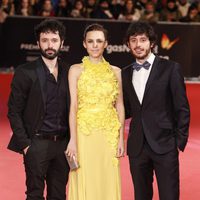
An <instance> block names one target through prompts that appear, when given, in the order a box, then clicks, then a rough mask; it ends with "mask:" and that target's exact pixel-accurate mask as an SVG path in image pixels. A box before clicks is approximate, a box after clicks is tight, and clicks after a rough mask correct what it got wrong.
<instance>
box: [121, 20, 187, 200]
mask: <svg viewBox="0 0 200 200" xmlns="http://www.w3.org/2000/svg"><path fill="white" fill-rule="evenodd" d="M155 41H156V35H155V32H154V30H153V28H152V26H150V25H149V24H147V23H145V22H136V23H133V24H131V25H130V27H129V29H128V31H127V34H126V43H127V45H128V47H129V48H130V51H131V53H132V55H133V56H134V58H135V59H136V62H134V63H133V64H131V65H129V66H127V67H125V68H124V69H123V71H122V81H123V92H124V102H125V109H126V117H127V118H129V117H132V120H131V123H130V130H129V136H128V141H127V154H128V156H129V163H130V170H131V175H132V179H133V183H134V190H135V199H136V200H151V199H152V197H153V188H152V183H153V173H155V175H156V178H157V182H158V189H159V197H160V200H178V199H179V160H178V156H179V150H181V151H183V150H184V148H185V146H186V143H187V139H188V129H189V121H190V111H189V105H188V100H187V97H186V90H185V84H184V78H183V76H182V74H181V67H180V65H179V64H178V63H176V62H173V61H170V60H165V59H162V58H159V57H158V56H155V55H154V54H153V53H152V52H153V51H152V50H153V48H154V46H155Z"/></svg>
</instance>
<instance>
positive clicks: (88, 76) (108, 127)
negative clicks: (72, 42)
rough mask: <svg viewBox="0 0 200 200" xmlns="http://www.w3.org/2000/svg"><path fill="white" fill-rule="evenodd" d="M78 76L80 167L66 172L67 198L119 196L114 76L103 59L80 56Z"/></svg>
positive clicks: (97, 199) (109, 198)
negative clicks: (96, 59)
mask: <svg viewBox="0 0 200 200" xmlns="http://www.w3.org/2000/svg"><path fill="white" fill-rule="evenodd" d="M82 62H83V68H84V70H83V72H82V74H81V75H80V77H79V80H78V112H77V145H78V161H79V164H80V168H79V169H78V170H76V171H71V172H70V174H69V192H68V194H69V196H68V200H121V179H120V167H119V159H118V158H116V153H117V146H118V140H119V129H120V126H121V124H120V122H119V119H118V115H117V111H116V109H115V107H114V104H115V101H116V99H117V96H118V94H119V85H118V81H117V78H116V76H115V74H114V72H113V70H112V69H111V66H110V64H109V63H108V62H106V61H105V60H104V59H103V61H102V62H100V63H97V64H94V63H91V62H90V60H89V57H84V58H83V59H82Z"/></svg>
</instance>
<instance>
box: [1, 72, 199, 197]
mask: <svg viewBox="0 0 200 200" xmlns="http://www.w3.org/2000/svg"><path fill="white" fill-rule="evenodd" d="M11 78H12V75H9V74H0V200H24V199H25V194H24V192H25V174H24V168H23V161H22V157H21V155H19V154H16V153H14V152H11V151H8V150H7V149H6V146H7V144H8V141H9V138H10V135H11V130H10V127H9V124H8V121H7V118H6V113H7V107H6V104H7V98H8V94H9V86H10V81H11ZM187 92H188V97H189V102H190V107H191V114H192V116H191V128H190V137H189V142H188V145H187V148H186V150H185V152H184V153H180V181H181V188H180V190H181V197H180V200H199V199H200V189H199V188H200V187H199V184H200V121H199V117H200V106H199V103H200V84H187ZM121 175H122V200H134V197H133V193H134V191H133V185H132V181H131V177H130V174H129V165H128V160H127V157H125V158H123V159H122V160H121ZM154 182H155V184H154V198H153V199H154V200H158V199H159V198H158V192H157V186H156V181H154ZM80 200H81V199H80ZM102 200H103V199H102Z"/></svg>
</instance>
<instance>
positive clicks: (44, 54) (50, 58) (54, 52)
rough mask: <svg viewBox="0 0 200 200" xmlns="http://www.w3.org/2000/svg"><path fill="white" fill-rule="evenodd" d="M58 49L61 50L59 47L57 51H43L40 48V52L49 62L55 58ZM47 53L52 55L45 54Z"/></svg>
mask: <svg viewBox="0 0 200 200" xmlns="http://www.w3.org/2000/svg"><path fill="white" fill-rule="evenodd" d="M60 49H61V46H60V47H59V49H58V50H55V49H52V48H48V49H45V50H43V49H41V48H40V52H41V54H42V56H43V57H45V58H47V59H49V60H53V59H54V58H56V57H57V56H58V55H59V53H60ZM48 51H52V52H53V53H51V54H49V53H47V52H48Z"/></svg>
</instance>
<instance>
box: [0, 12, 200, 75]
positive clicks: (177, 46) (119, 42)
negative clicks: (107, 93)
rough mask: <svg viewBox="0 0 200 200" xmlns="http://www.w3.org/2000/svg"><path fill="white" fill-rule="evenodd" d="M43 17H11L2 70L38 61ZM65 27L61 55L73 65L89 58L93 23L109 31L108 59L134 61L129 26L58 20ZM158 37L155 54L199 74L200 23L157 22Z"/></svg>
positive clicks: (4, 31)
mask: <svg viewBox="0 0 200 200" xmlns="http://www.w3.org/2000/svg"><path fill="white" fill-rule="evenodd" d="M43 19H44V18H41V17H25V18H24V17H16V16H15V17H8V18H7V19H6V22H5V23H4V24H3V25H1V31H0V41H1V44H2V45H1V46H0V52H1V57H0V67H6V68H7V67H14V68H15V67H17V66H18V65H20V64H23V63H25V62H28V61H31V60H34V59H36V58H37V57H38V56H39V54H40V52H39V49H38V46H37V43H36V40H35V36H34V26H35V25H36V24H38V23H39V22H40V21H41V20H43ZM57 19H59V20H61V21H62V22H63V24H64V25H65V26H66V39H65V43H64V47H63V49H62V52H61V55H60V56H61V57H62V58H63V59H64V61H65V62H66V63H67V64H69V65H71V64H74V63H79V62H81V59H82V57H83V56H84V55H86V51H85V49H84V48H83V45H82V40H83V31H84V29H85V27H86V26H87V25H89V24H92V23H100V24H102V25H104V26H105V28H106V29H108V33H109V35H108V39H109V45H108V47H107V48H106V51H105V54H104V56H105V59H107V60H108V61H109V62H110V63H111V64H113V65H116V66H119V67H120V68H123V67H125V66H126V65H129V64H130V63H132V62H134V59H133V57H132V56H131V54H130V53H129V49H128V47H127V46H126V44H124V43H123V39H124V36H125V33H126V30H127V28H128V26H129V24H130V23H128V22H122V21H102V20H93V19H89V20H85V19H84V20H81V19H70V18H69V19H67V18H57ZM153 26H154V28H155V30H156V32H157V35H158V40H157V46H156V48H155V53H157V54H158V55H159V56H161V57H164V58H166V59H171V60H174V61H176V62H179V63H180V64H181V65H182V67H183V73H184V76H185V77H197V76H199V75H200V66H199V65H200V64H199V63H200V56H199V52H200V39H199V35H200V24H183V23H172V24H169V23H157V24H153Z"/></svg>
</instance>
